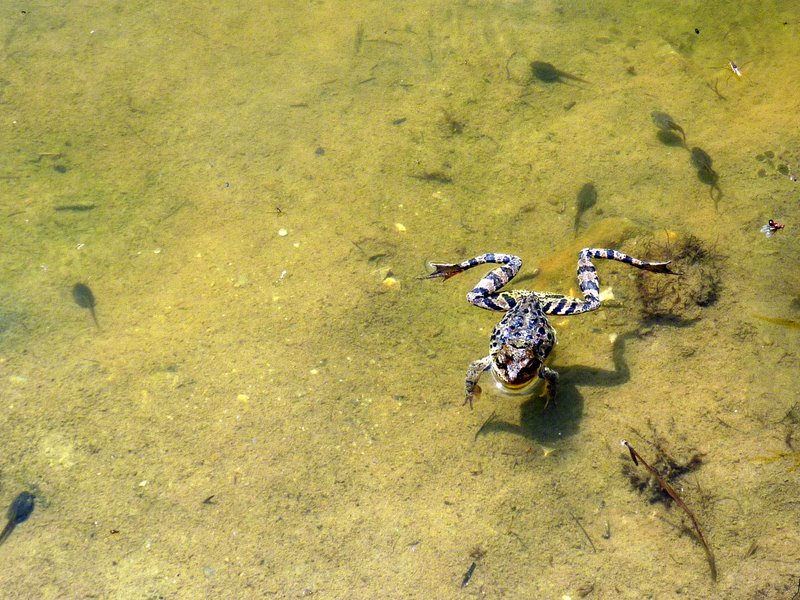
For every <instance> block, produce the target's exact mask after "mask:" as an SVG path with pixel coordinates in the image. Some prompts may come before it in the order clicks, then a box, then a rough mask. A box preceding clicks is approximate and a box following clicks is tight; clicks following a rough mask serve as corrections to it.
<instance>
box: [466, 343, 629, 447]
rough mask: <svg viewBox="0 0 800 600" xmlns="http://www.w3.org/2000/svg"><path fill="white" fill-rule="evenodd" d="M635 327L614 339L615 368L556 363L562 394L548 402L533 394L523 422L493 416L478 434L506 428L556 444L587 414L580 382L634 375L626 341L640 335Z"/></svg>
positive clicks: (602, 383) (608, 383)
mask: <svg viewBox="0 0 800 600" xmlns="http://www.w3.org/2000/svg"><path fill="white" fill-rule="evenodd" d="M638 336H639V334H638V333H636V332H635V331H632V332H628V333H624V334H622V335H620V336H618V337H617V339H616V340H614V344H613V345H612V351H611V352H612V360H613V361H614V369H613V370H609V369H599V368H595V367H584V366H572V367H566V366H558V367H556V368H557V370H558V372H559V375H560V378H561V382H560V386H559V389H558V394H557V396H556V399H555V400H554V401H553V402H550V403H549V404H547V403H546V402H545V400H544V399H543V398H541V397H539V396H531V397H529V398H528V399H526V400H525V401H524V402H523V403H522V404H521V405H520V420H519V423H511V422H509V421H504V420H500V419H494V418H493V417H490V418H489V420H488V421H487V422H486V423H484V425H483V426H482V427H481V428H480V430H479V431H478V434H476V436H475V437H476V439H477V437H479V436H483V435H487V434H488V433H492V432H506V433H513V434H516V435H520V436H523V437H526V438H529V439H531V440H533V441H535V442H537V443H539V444H554V443H555V442H558V441H560V440H563V439H565V438H567V437H570V436H572V435H575V434H576V433H577V432H578V428H579V424H580V420H581V418H582V416H583V402H584V401H583V395H582V394H581V393H580V391H579V390H578V386H589V387H614V386H618V385H622V384H623V383H626V382H627V381H628V380H629V379H630V369H629V368H628V363H627V362H626V361H625V342H626V341H627V340H629V339H631V338H635V337H638Z"/></svg>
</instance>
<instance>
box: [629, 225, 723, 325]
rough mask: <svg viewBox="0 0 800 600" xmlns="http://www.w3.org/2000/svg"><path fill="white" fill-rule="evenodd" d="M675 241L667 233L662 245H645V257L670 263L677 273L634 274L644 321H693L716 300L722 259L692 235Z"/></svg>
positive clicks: (650, 241) (652, 242) (653, 243)
mask: <svg viewBox="0 0 800 600" xmlns="http://www.w3.org/2000/svg"><path fill="white" fill-rule="evenodd" d="M675 237H677V236H675V235H674V234H672V233H668V234H667V236H666V241H665V242H659V241H656V239H655V238H652V239H649V240H647V241H646V242H645V244H644V247H645V254H646V256H648V257H657V258H651V260H670V261H672V262H671V264H670V269H671V270H672V271H674V272H675V273H679V275H677V276H673V277H663V276H660V277H653V276H651V275H650V274H648V273H646V272H644V271H638V272H637V273H636V287H637V289H638V291H639V298H640V299H641V301H642V312H643V315H642V316H643V317H644V318H645V319H655V320H659V319H664V320H671V321H679V322H680V321H694V320H696V319H699V318H700V316H701V314H702V309H703V308H705V307H708V306H710V305H712V304H714V302H716V301H717V298H718V297H719V293H720V290H721V283H722V278H721V276H720V270H721V267H722V257H721V256H720V255H719V254H717V253H716V252H715V251H714V250H713V248H710V247H709V246H708V245H707V244H706V243H705V242H703V241H702V240H701V239H700V238H698V237H696V236H694V235H687V236H680V237H678V238H677V239H675Z"/></svg>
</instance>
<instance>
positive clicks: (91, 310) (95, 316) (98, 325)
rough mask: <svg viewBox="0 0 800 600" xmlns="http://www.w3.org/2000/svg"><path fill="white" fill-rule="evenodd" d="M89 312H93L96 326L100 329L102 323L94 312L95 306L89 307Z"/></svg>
mask: <svg viewBox="0 0 800 600" xmlns="http://www.w3.org/2000/svg"><path fill="white" fill-rule="evenodd" d="M89 312H90V313H92V320H93V321H94V326H95V327H97V328H98V329H100V323H98V322H97V315H96V314H95V312H94V306H90V307H89Z"/></svg>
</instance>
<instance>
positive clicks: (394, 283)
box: [383, 275, 400, 290]
mask: <svg viewBox="0 0 800 600" xmlns="http://www.w3.org/2000/svg"><path fill="white" fill-rule="evenodd" d="M383 285H384V287H387V288H389V289H390V290H399V289H400V282H399V281H398V280H397V279H396V278H395V277H392V276H391V275H390V276H389V277H387V278H385V279H384V280H383Z"/></svg>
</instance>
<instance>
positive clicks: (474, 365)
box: [464, 355, 492, 408]
mask: <svg viewBox="0 0 800 600" xmlns="http://www.w3.org/2000/svg"><path fill="white" fill-rule="evenodd" d="M491 366H492V357H491V355H489V356H484V357H483V358H479V359H478V360H475V361H472V362H471V363H470V364H469V368H468V369H467V379H466V381H465V382H464V387H465V388H466V393H467V394H466V397H465V398H464V404H469V407H470V408H472V401H473V400H475V399H476V398H478V397H480V395H481V386H479V385H478V380H479V379H480V378H481V375H483V372H484V371H486V370H488V369H489V367H491Z"/></svg>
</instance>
